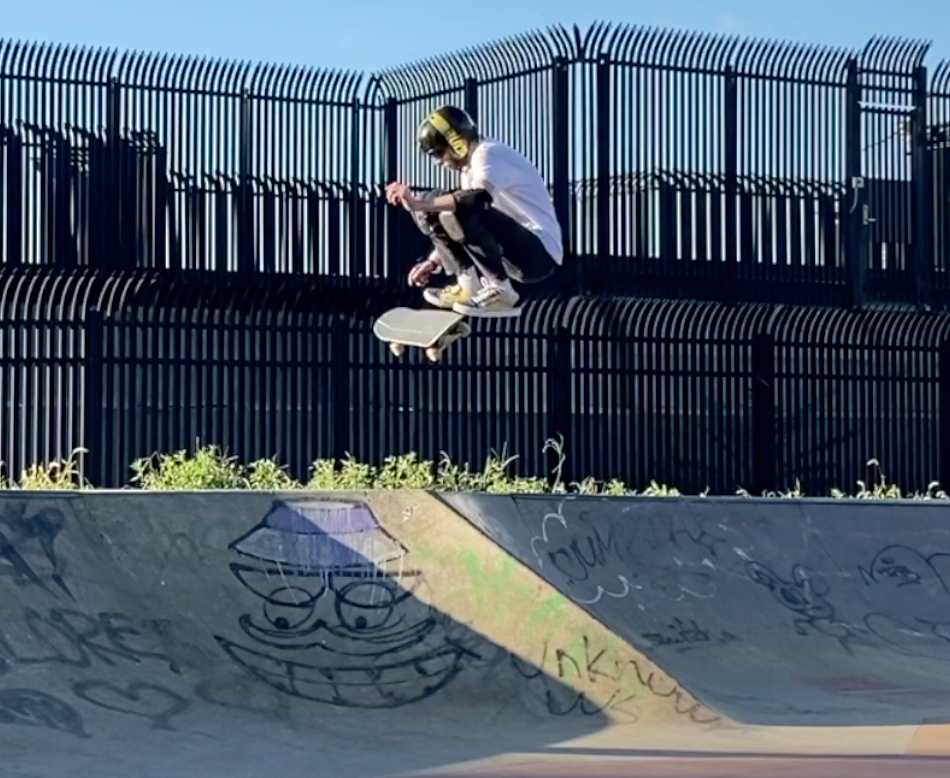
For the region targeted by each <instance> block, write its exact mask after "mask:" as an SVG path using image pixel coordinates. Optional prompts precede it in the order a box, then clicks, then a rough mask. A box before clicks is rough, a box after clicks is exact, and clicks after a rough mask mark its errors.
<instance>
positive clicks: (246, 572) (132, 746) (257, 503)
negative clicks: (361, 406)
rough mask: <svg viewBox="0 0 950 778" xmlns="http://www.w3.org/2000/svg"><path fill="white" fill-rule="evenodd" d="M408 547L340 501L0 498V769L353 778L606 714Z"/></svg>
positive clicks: (107, 777) (553, 735)
mask: <svg viewBox="0 0 950 778" xmlns="http://www.w3.org/2000/svg"><path fill="white" fill-rule="evenodd" d="M416 561H417V560H416V559H414V556H413V553H412V552H411V551H409V550H408V549H407V548H406V547H405V546H404V545H402V544H401V543H400V542H399V540H398V539H397V538H396V537H394V536H393V535H392V534H391V533H389V532H387V531H386V529H385V528H384V527H383V526H382V525H381V524H380V522H379V521H378V519H377V517H376V516H374V515H373V512H372V511H371V510H369V508H368V507H367V506H366V505H365V504H362V503H360V502H355V501H335V502H334V501H329V500H325V499H317V498H314V497H312V496H311V497H307V496H299V497H291V496H288V497H283V498H277V499H275V498H273V497H268V496H266V495H263V496H262V495H249V494H247V493H240V494H234V493H224V494H216V495H202V496H197V495H174V496H172V495H159V494H154V493H153V494H142V493H131V492H126V493H110V494H85V495H78V496H76V495H74V496H67V495H62V494H43V493H37V494H33V495H30V496H28V497H23V496H20V495H17V496H8V495H0V621H2V628H0V734H2V736H0V761H3V763H4V764H5V765H7V766H8V767H9V770H8V771H7V772H5V775H7V776H10V778H16V777H17V776H21V775H22V776H24V777H25V776H29V778H47V777H49V778H53V777H54V776H55V777H56V778H65V777H66V776H72V775H77V776H78V775H96V776H97V778H119V776H121V777H122V778H127V776H128V775H132V774H148V775H149V776H152V778H165V776H169V777H170V776H175V777H176V778H187V777H188V776H201V777H202V778H206V776H209V775H228V776H229V778H251V777H252V776H253V778H259V776H261V775H270V774H274V775H277V774H279V775H280V776H281V778H318V777H319V776H333V778H346V776H354V777H355V776H359V777H360V778H366V777H370V776H382V775H388V774H392V773H394V772H406V771H412V770H420V769H431V768H433V767H438V766H442V765H446V764H451V763H454V762H458V761H465V760H473V759H484V758H487V757H490V756H494V755H496V754H499V753H503V752H505V751H506V750H511V749H523V748H525V747H528V748H542V747H544V746H545V745H548V744H551V743H553V742H557V741H558V740H562V739H564V738H572V737H578V736H581V735H584V734H587V733H591V732H594V731H597V730H598V729H601V728H602V727H603V726H604V725H605V724H606V717H605V716H604V715H603V714H602V713H601V712H600V710H599V709H598V707H597V706H596V705H595V704H593V703H592V702H591V701H590V700H588V699H586V698H585V696H584V695H583V694H581V693H579V692H577V691H576V690H574V689H572V688H570V687H568V686H566V685H564V684H562V683H561V682H560V681H558V680H557V679H556V678H553V677H551V676H550V675H549V674H547V673H546V672H544V671H543V670H542V669H541V668H537V667H531V666H530V665H529V664H527V663H526V662H525V661H524V660H523V659H519V658H517V657H514V656H513V655H511V654H509V653H508V651H506V649H505V648H504V647H503V646H500V645H498V644H497V643H494V642H492V641H491V640H488V639H487V638H486V637H485V636H484V635H481V634H479V633H477V632H475V631H474V630H472V629H471V628H470V627H468V626H466V625H465V624H462V623H459V622H458V621H456V620H455V619H453V618H452V617H451V616H450V615H448V614H446V613H443V612H440V611H439V610H437V609H436V608H434V607H432V606H431V605H430V604H428V603H427V602H426V601H425V600H424V599H421V598H420V594H421V593H422V592H424V591H425V587H426V586H427V582H426V576H425V565H424V563H419V564H416Z"/></svg>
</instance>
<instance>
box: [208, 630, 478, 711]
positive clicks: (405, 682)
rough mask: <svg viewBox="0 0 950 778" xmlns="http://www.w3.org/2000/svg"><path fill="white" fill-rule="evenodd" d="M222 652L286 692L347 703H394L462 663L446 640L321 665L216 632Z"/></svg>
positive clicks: (429, 689) (418, 695) (447, 677)
mask: <svg viewBox="0 0 950 778" xmlns="http://www.w3.org/2000/svg"><path fill="white" fill-rule="evenodd" d="M215 639H216V640H217V642H218V645H220V646H221V648H222V649H223V650H224V652H225V653H227V654H228V656H230V657H231V659H233V660H234V661H235V662H237V663H238V664H239V665H240V666H242V667H243V668H244V669H245V670H247V671H248V672H250V673H251V674H252V675H254V676H256V677H257V678H259V679H260V680H262V681H264V682H265V683H267V684H269V685H270V686H273V687H274V688H276V689H278V690H279V691H282V692H284V693H286V694H290V695H293V696H295V697H302V698H304V699H308V700H313V701H316V702H326V703H331V704H333V705H339V706H344V707H351V708H394V707H399V706H401V705H405V704H407V703H410V702H415V701H418V700H421V699H424V698H425V697H428V696H429V695H431V694H434V693H435V692H437V691H438V690H439V689H441V688H442V687H443V686H445V685H446V684H447V683H449V681H451V680H452V679H453V678H454V677H455V676H456V675H457V674H458V673H459V672H460V671H461V669H462V663H461V661H460V660H461V658H462V656H463V654H464V653H465V652H464V651H463V650H462V649H461V648H458V647H456V646H454V645H452V644H450V643H444V644H442V645H440V646H436V647H433V648H432V649H431V650H429V651H426V652H424V653H421V654H419V655H417V656H413V657H411V658H408V659H401V660H400V659H395V658H394V659H393V660H392V661H389V662H386V663H374V664H373V666H372V667H345V666H344V667H327V666H318V665H309V664H305V663H303V662H292V661H290V660H287V659H277V658H275V657H273V656H269V655H267V654H262V653H260V652H258V651H252V650H251V649H249V648H245V647H244V646H240V645H238V644H237V643H233V642H232V641H230V640H226V639H225V638H222V637H219V636H216V637H215Z"/></svg>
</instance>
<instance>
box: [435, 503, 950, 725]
mask: <svg viewBox="0 0 950 778" xmlns="http://www.w3.org/2000/svg"><path fill="white" fill-rule="evenodd" d="M441 499H443V500H444V501H445V502H446V503H447V504H448V505H450V506H452V507H453V508H454V509H455V510H457V511H459V512H460V513H462V514H463V515H464V516H466V517H467V518H468V519H469V521H470V522H471V523H472V524H473V526H476V527H478V528H479V529H480V530H482V531H483V532H484V533H485V534H486V536H487V537H489V538H491V539H492V540H494V541H495V542H496V543H497V544H498V545H499V546H500V547H502V548H505V549H506V550H508V551H509V552H510V553H511V554H512V555H513V556H514V557H516V558H517V559H519V560H520V561H521V562H522V563H523V564H525V565H527V566H529V567H530V568H531V569H533V570H535V571H536V572H537V573H538V574H539V575H540V576H541V577H542V578H543V579H544V580H545V581H547V582H548V583H549V584H550V585H551V586H553V587H554V588H555V589H556V590H557V591H559V592H561V593H562V594H564V595H565V596H566V597H568V598H569V599H570V600H571V601H572V602H574V603H575V604H578V605H580V606H581V607H583V608H584V609H585V610H586V611H587V612H588V613H590V614H591V615H592V616H593V617H594V618H596V619H597V620H598V621H600V622H601V623H603V624H604V625H606V626H607V627H608V628H610V629H611V630H612V631H613V632H614V633H615V634H617V635H619V636H620V637H622V638H623V639H625V640H626V641H628V642H629V644H630V645H631V646H633V647H635V648H637V649H638V650H639V651H641V652H642V653H643V655H645V656H646V657H649V658H650V659H651V660H653V661H654V662H655V663H656V664H657V665H658V666H659V667H662V668H663V670H664V671H665V672H666V673H668V674H669V676H671V677H673V678H675V679H676V681H677V683H678V684H680V685H681V687H682V688H684V689H686V690H688V691H689V692H690V693H691V694H693V695H695V697H696V698H697V699H699V700H701V701H702V702H703V703H704V704H706V705H707V706H709V707H710V708H711V709H714V710H716V711H718V712H719V713H720V714H722V715H724V716H728V717H730V718H731V719H733V720H734V721H736V722H741V723H743V724H768V725H787V726H801V725H813V726H819V725H820V726H825V725H905V726H913V725H918V724H920V723H921V722H931V723H935V722H946V721H948V720H950V505H948V504H947V503H946V502H942V501H934V502H919V501H916V502H914V501H900V502H897V501H887V502H865V501H860V502H859V501H838V500H831V499H828V500H820V499H808V500H775V499H769V500H765V499H743V498H723V499H716V498H675V499H674V498H656V499H645V498H639V497H638V498H600V497H584V496H577V497H564V498H563V499H559V498H552V497H551V496H516V497H509V496H503V495H466V494H446V495H443V496H442V497H441ZM943 737H944V738H947V734H946V732H944V735H943ZM948 742H950V741H948Z"/></svg>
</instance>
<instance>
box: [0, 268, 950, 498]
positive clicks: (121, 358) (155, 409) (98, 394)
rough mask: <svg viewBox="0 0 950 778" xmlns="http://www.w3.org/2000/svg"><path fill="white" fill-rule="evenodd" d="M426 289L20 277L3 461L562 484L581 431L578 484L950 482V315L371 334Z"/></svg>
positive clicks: (695, 487) (584, 320)
mask: <svg viewBox="0 0 950 778" xmlns="http://www.w3.org/2000/svg"><path fill="white" fill-rule="evenodd" d="M405 298H406V294H405V293H404V292H401V291H393V292H392V293H390V294H383V293H377V294H370V295H367V294H365V292H361V291H360V290H347V289H339V290H335V291H327V290H320V289H318V288H316V287H311V288H303V287H301V286H300V285H296V284H287V283H275V284H271V285H266V286H265V285H263V284H261V285H258V286H255V287H248V286H240V285H237V284H235V283H233V282H232V283H227V284H197V283H184V282H174V281H172V280H171V279H169V278H168V277H167V276H163V275H161V274H157V273H152V274H150V275H148V276H141V277H138V278H134V279H133V278H131V277H130V276H129V275H128V274H119V273H112V274H105V273H102V272H91V271H77V272H74V273H68V274H66V273H62V272H59V273H51V272H49V271H43V270H33V271H15V272H9V271H8V272H6V273H4V274H3V275H2V276H0V315H2V319H3V321H4V324H3V325H2V326H3V333H2V338H0V446H2V449H0V460H2V462H3V474H4V475H5V476H7V477H12V478H17V477H19V475H20V473H21V472H22V471H23V469H24V468H26V467H29V466H30V465H32V464H34V463H36V462H48V461H51V460H54V459H57V458H60V457H63V456H67V455H68V454H69V452H70V451H72V450H73V449H74V448H76V447H79V446H81V447H85V448H87V449H88V450H89V453H88V454H87V455H86V456H85V457H84V458H83V464H84V474H85V476H86V477H87V478H89V479H90V480H91V481H92V482H93V483H95V484H97V485H101V486H109V487H118V486H122V485H123V484H126V483H128V482H129V479H130V478H131V476H132V472H131V471H130V470H129V465H130V464H131V462H132V461H133V460H134V459H136V458H138V457H143V456H149V455H151V454H152V453H154V452H157V451H159V452H170V451H174V450H179V449H189V450H193V449H194V447H195V445H196V444H211V443H214V444H218V445H221V446H224V447H226V448H227V449H228V450H229V451H230V452H233V453H234V454H237V455H239V456H240V457H241V458H242V459H243V460H244V461H246V462H250V461H252V460H254V459H256V458H259V457H271V456H275V457H277V458H278V459H279V460H280V461H281V462H282V463H284V464H286V465H288V467H289V469H290V472H291V473H292V474H293V475H295V476H297V477H298V478H306V477H307V475H308V470H309V467H310V465H311V463H312V462H313V460H315V459H316V458H318V457H330V456H332V457H338V458H343V457H345V456H346V455H347V454H352V455H353V456H355V457H357V458H358V459H361V460H363V461H368V462H372V463H376V464H379V463H381V462H382V460H383V459H384V458H385V457H386V456H389V455H392V454H398V453H406V452H410V451H415V452H418V453H419V454H420V455H421V456H423V457H425V458H428V459H432V460H438V459H439V457H440V456H441V454H442V453H443V452H444V453H445V454H447V455H448V456H450V457H451V459H452V460H453V461H455V462H469V463H471V464H472V465H473V466H474V467H476V468H478V467H480V466H481V465H482V464H483V462H484V460H485V457H486V456H488V455H489V454H490V453H491V452H492V451H496V452H498V453H502V452H507V453H508V454H513V455H517V456H518V459H517V460H516V461H515V463H514V464H513V469H514V470H515V471H517V472H520V473H523V474H531V475H540V474H544V473H549V472H551V469H552V467H553V466H554V465H555V464H556V461H552V458H551V457H552V455H551V453H550V451H545V450H544V443H545V441H547V440H549V439H563V441H564V453H565V454H566V456H567V461H566V462H565V464H564V471H563V477H564V478H566V479H568V480H573V479H581V478H584V477H588V476H592V477H595V478H598V479H601V480H604V481H606V480H609V479H612V478H620V479H623V480H624V481H625V482H626V483H628V484H632V485H634V486H637V487H643V486H645V485H647V484H649V482H650V480H651V479H656V480H657V481H661V482H664V483H668V484H672V485H675V486H677V487H678V488H680V489H682V490H686V491H689V492H692V493H697V492H700V491H702V490H705V489H709V490H711V491H712V492H714V493H722V494H731V493H734V492H735V491H736V490H738V489H740V488H744V489H749V490H752V491H755V492H758V491H761V490H764V489H776V488H788V487H791V486H793V485H794V483H795V480H796V479H798V480H800V482H801V485H802V487H803V488H804V489H805V490H806V491H807V492H808V493H809V494H822V493H827V491H828V490H829V489H831V488H833V487H837V488H842V489H846V490H847V489H851V490H853V489H854V488H855V482H856V481H857V480H858V479H866V478H867V477H868V473H867V470H866V467H865V465H866V462H867V461H868V460H869V459H870V458H872V457H875V458H877V459H878V460H879V461H880V462H881V463H882V465H883V467H884V469H885V472H886V474H887V477H888V479H889V480H890V481H891V482H897V483H900V484H901V485H902V486H904V487H905V488H910V489H920V490H923V489H925V488H926V487H927V485H928V484H929V483H930V482H931V481H933V480H939V481H941V482H942V483H943V484H944V485H947V484H948V483H950V449H948V446H950V428H948V421H947V420H948V419H950V413H948V412H947V404H948V403H950V315H943V314H939V315H938V314H932V313H931V314H926V313H919V312H904V313H901V312H895V311H877V312H863V313H857V312H850V311H845V310H841V309H837V310H836V309H832V308H816V309H810V308H804V307H789V306H783V305H766V304H745V305H738V306H733V305H723V304H721V303H712V302H685V301H662V300H643V299H628V298H619V297H618V298H613V299H595V298H578V297H574V298H567V299H557V298H546V299H539V300H534V301H531V302H530V303H528V305H527V308H526V310H525V312H524V315H523V316H522V317H521V318H520V319H518V320H480V321H477V322H475V324H474V333H473V335H472V336H471V337H470V338H467V339H464V340H463V341H461V342H459V343H457V344H456V345H455V346H453V347H452V349H450V350H449V352H448V353H447V354H446V355H445V358H444V362H442V363H437V364H434V365H433V364H428V363H426V362H425V361H424V358H423V357H422V356H421V354H420V353H419V352H417V351H410V352H409V354H408V355H406V356H405V357H403V358H402V359H397V358H395V357H393V356H392V355H391V354H390V352H389V350H388V348H386V346H385V344H383V343H381V342H379V341H378V340H377V339H376V338H375V337H374V336H373V335H372V332H371V324H372V319H373V318H374V316H375V315H376V314H378V313H379V312H380V311H381V310H383V309H385V308H386V307H388V306H389V305H391V304H393V302H395V303H397V304H398V303H400V302H405Z"/></svg>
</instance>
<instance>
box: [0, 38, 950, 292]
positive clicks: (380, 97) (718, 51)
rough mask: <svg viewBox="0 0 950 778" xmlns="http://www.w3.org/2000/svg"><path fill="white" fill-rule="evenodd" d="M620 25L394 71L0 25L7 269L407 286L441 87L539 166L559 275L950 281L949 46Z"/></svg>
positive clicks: (629, 280)
mask: <svg viewBox="0 0 950 778" xmlns="http://www.w3.org/2000/svg"><path fill="white" fill-rule="evenodd" d="M927 50H928V45H927V44H926V43H923V42H919V41H913V40H902V39H891V38H875V39H873V40H871V41H870V42H869V43H868V44H867V45H866V46H865V47H864V48H862V49H850V48H833V47H823V46H813V45H807V44H799V43H783V42H778V41H768V40H759V39H748V38H740V37H737V36H730V35H710V34H698V33H689V32H678V31H667V30H657V29H652V28H644V27H635V26H628V25H610V24H602V23H598V24H595V25H593V26H591V27H590V28H589V29H586V30H583V31H582V30H581V29H579V28H578V27H576V26H574V27H570V28H567V27H562V26H553V27H550V28H548V29H544V30H540V31H535V32H529V33H525V34H522V35H518V36H513V37H511V38H508V39H504V40H500V41H495V42H491V43H487V44H484V45H481V46H478V47H474V48H472V49H468V50H465V51H461V52H457V53H452V54H447V55H442V56H438V57H434V58H431V59H429V60H424V61H421V62H416V63H411V64H408V65H405V66H401V67H398V68H392V69H389V70H385V71H381V72H378V73H367V74H364V73H351V72H337V71H332V70H320V69H314V68H305V67H290V66H275V65H268V64H261V63H258V64H251V63H242V62H222V61H218V60H210V59H202V58H195V57H180V56H170V55H164V54H144V53H120V52H118V51H102V50H91V49H83V48H78V47H69V46H54V47H50V46H42V45H39V44H33V43H23V42H16V41H7V42H2V41H0V213H2V215H3V218H2V220H0V266H5V267H23V266H37V265H39V266H46V267H57V268H62V269H76V268H89V269H95V270H104V271H135V270H157V271H161V272H165V273H172V274H182V273H194V272H199V271H200V272H202V273H206V274H208V273H210V274H213V275H216V276H227V277H230V276H242V277H251V278H256V277H261V276H268V277H270V276H281V277H292V278H298V279H299V278H314V277H316V278H318V279H323V280H325V281H328V282H330V281H333V282H335V281H336V280H340V279H343V280H346V281H347V282H350V283H352V282H354V281H356V282H359V283H365V282H371V283H377V282H378V283H385V282H386V281H387V280H391V279H398V278H401V277H403V276H404V272H405V267H406V265H407V263H408V262H410V261H411V260H412V259H413V258H414V257H415V256H417V255H418V254H419V253H421V252H423V251H424V250H425V245H424V242H423V241H422V237H421V235H419V234H418V233H417V232H416V231H415V229H414V228H413V227H412V224H411V221H410V220H409V219H408V217H407V216H406V214H404V213H402V212H401V211H399V210H397V209H394V208H391V207H389V206H387V205H386V204H385V202H384V200H383V198H382V196H381V193H382V188H383V186H384V184H385V183H386V182H387V181H389V180H394V179H397V178H399V179H403V180H407V181H409V182H410V183H412V184H413V185H415V186H417V187H419V188H420V189H431V188H443V187H447V186H452V185H453V184H454V180H453V178H452V176H451V174H449V173H448V172H446V171H443V170H441V169H437V168H435V167H433V166H431V165H429V164H428V163H427V162H426V160H425V159H424V158H423V157H422V156H421V155H419V154H418V153H417V152H416V151H415V150H414V148H413V137H414V130H415V127H416V125H417V124H418V122H419V120H420V119H421V118H422V116H423V115H424V114H425V112H426V111H428V110H429V109H431V108H432V107H433V106H435V105H437V104H439V103H442V102H453V103H456V104H458V105H461V106H463V107H465V108H466V109H468V110H469V111H470V112H471V113H472V114H473V115H474V116H475V117H476V118H477V120H478V122H479V124H480V126H481V127H482V128H483V130H484V131H485V132H486V133H487V134H489V135H493V136H497V137H500V138H503V139H505V140H506V141H508V142H510V143H512V144H513V145H515V146H516V147H517V148H519V149H520V150H521V151H522V152H523V153H525V154H526V155H527V156H528V157H529V158H530V159H531V160H532V161H533V162H534V163H535V164H536V165H537V166H538V168H539V170H540V171H541V173H542V175H543V176H544V178H545V180H546V182H547V183H548V186H549V188H550V192H551V197H552V199H553V201H554V204H555V208H556V210H557V212H558V214H559V217H560V219H561V222H562V225H563V227H564V235H565V249H566V261H565V270H564V271H563V272H562V273H561V274H560V275H559V276H558V278H557V279H556V280H555V281H554V282H553V283H551V284H548V285H547V286H546V287H545V294H560V295H566V296H572V295H575V294H578V293H581V294H586V293H603V292H609V293H620V294H626V295H640V294H645V295H674V296H678V297H692V298H706V299H715V300H721V301H725V302H730V301H731V302H735V301H741V300H746V301H781V302H793V303H795V302H798V303H822V304H834V305H843V306H849V307H860V306H861V305H863V304H865V303H867V302H874V301H889V302H902V303H910V304H915V305H923V306H931V307H932V306H944V305H946V304H947V303H948V302H950V280H948V273H947V266H948V254H950V239H948V234H950V201H948V195H947V192H948V187H947V181H948V173H947V170H948V165H950V162H948V156H947V154H948V127H950V63H948V62H941V63H938V64H937V65H936V66H935V67H933V68H932V69H931V68H928V67H927V66H926V65H925V56H926V53H927Z"/></svg>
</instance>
